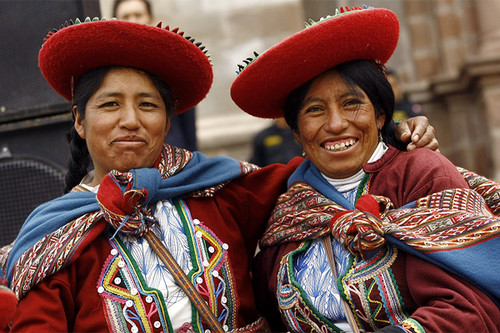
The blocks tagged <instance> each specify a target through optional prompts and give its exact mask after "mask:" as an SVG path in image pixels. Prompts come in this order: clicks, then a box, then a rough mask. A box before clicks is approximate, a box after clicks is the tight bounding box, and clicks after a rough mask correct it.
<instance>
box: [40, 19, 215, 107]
mask: <svg viewBox="0 0 500 333" xmlns="http://www.w3.org/2000/svg"><path fill="white" fill-rule="evenodd" d="M38 59H39V67H40V70H41V72H42V74H43V76H44V77H45V79H46V80H47V82H48V83H49V84H50V86H52V88H54V90H55V91H56V92H57V93H59V94H60V95H61V96H63V97H64V98H66V99H67V100H69V101H71V100H72V91H71V90H72V81H73V80H74V82H78V79H79V78H80V77H81V76H82V75H83V74H85V73H86V72H88V71H90V70H92V69H96V68H99V67H107V66H128V67H135V68H138V69H142V70H145V71H147V72H149V73H152V74H154V75H156V76H158V77H160V78H162V79H163V80H164V81H165V82H166V84H167V85H168V86H169V87H170V89H171V90H172V93H173V96H174V98H175V99H176V113H181V112H183V111H185V110H187V109H189V108H191V107H193V106H195V105H196V104H198V103H199V102H200V101H201V100H202V99H203V98H204V97H205V96H206V94H207V93H208V91H209V90H210V86H211V85H212V80H213V72H212V66H211V64H210V60H209V59H208V58H207V56H206V55H205V54H204V53H203V51H202V50H200V48H199V47H198V46H196V45H195V44H193V42H191V41H189V40H187V39H186V38H185V37H183V36H182V35H181V34H179V33H176V32H172V31H170V30H168V29H164V28H159V27H154V26H148V25H143V24H138V23H132V22H125V21H118V20H108V21H93V22H85V23H80V24H75V25H71V26H68V27H65V28H63V29H61V30H59V31H57V32H56V33H55V34H53V35H51V36H50V37H49V38H48V39H47V40H46V41H45V43H44V44H43V45H42V48H41V50H40V53H39V58H38Z"/></svg>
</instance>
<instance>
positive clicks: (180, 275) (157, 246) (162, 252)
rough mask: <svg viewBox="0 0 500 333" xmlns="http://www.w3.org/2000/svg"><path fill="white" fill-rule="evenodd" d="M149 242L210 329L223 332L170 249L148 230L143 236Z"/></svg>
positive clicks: (218, 332) (217, 332)
mask: <svg viewBox="0 0 500 333" xmlns="http://www.w3.org/2000/svg"><path fill="white" fill-rule="evenodd" d="M143 237H144V238H146V240H147V241H148V243H149V246H150V247H151V248H152V249H153V251H155V253H156V254H157V255H158V257H159V258H160V259H161V260H162V261H163V263H164V264H165V266H166V267H167V269H168V270H169V271H170V273H172V276H173V277H174V279H175V282H177V284H178V285H179V286H180V287H181V288H182V290H183V291H184V292H185V293H186V295H187V296H188V297H189V299H190V300H191V302H193V304H194V306H195V307H196V309H197V310H198V312H199V313H200V315H201V317H202V318H203V320H204V321H205V322H206V323H207V325H208V326H210V330H211V331H212V332H216V333H225V331H224V329H223V328H222V327H221V325H220V323H219V321H218V320H217V319H216V318H215V316H214V315H213V313H212V312H211V311H210V308H209V307H208V305H207V303H206V302H205V300H204V299H203V298H202V297H201V295H200V294H199V293H198V291H197V290H196V288H195V287H194V286H193V284H192V283H191V281H189V278H188V277H187V276H186V274H185V273H184V271H183V270H182V268H181V267H180V266H179V264H178V263H177V261H175V259H174V257H173V256H172V254H170V251H168V249H167V248H166V247H165V245H163V243H162V242H161V240H160V239H159V238H158V237H157V236H156V235H155V234H154V233H153V232H152V231H151V230H149V231H148V232H147V233H146V234H144V236H143Z"/></svg>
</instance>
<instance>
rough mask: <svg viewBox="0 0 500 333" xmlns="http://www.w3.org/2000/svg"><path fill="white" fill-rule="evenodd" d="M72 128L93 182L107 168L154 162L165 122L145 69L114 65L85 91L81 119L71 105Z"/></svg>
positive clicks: (124, 168) (161, 103)
mask: <svg viewBox="0 0 500 333" xmlns="http://www.w3.org/2000/svg"><path fill="white" fill-rule="evenodd" d="M73 114H74V115H75V129H76V131H77V132H78V134H79V135H80V137H81V138H82V139H84V140H85V141H86V143H87V147H88V150H89V153H90V156H91V158H92V162H93V164H94V168H95V177H94V181H93V182H92V185H97V184H99V183H100V181H101V179H102V177H104V175H106V174H107V173H108V172H109V171H111V170H114V169H115V170H119V171H127V170H130V169H135V168H145V167H153V165H154V162H155V161H156V159H157V158H158V156H159V154H160V152H161V150H162V147H163V140H164V139H165V137H166V135H167V132H168V130H169V127H170V118H167V113H166V107H165V103H164V101H163V99H162V96H161V95H160V93H159V91H158V89H157V88H156V87H155V86H154V84H153V83H152V81H151V79H150V78H149V77H148V75H147V74H146V73H144V72H142V71H140V70H136V69H132V68H115V69H112V70H110V71H109V72H108V73H107V74H106V75H105V77H104V79H103V81H102V83H101V85H100V87H99V89H98V90H97V91H96V92H95V93H94V94H93V95H92V96H91V97H90V99H89V100H88V102H87V106H86V108H85V119H83V118H82V117H81V116H80V115H79V114H78V113H77V112H76V107H74V108H73Z"/></svg>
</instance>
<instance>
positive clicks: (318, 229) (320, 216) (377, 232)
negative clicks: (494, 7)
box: [261, 164, 500, 306]
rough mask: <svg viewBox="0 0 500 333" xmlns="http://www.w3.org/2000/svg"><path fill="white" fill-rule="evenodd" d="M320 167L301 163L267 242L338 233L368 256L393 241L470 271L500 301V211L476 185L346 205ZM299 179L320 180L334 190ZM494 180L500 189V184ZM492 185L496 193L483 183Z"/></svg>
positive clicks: (437, 261) (460, 272)
mask: <svg viewBox="0 0 500 333" xmlns="http://www.w3.org/2000/svg"><path fill="white" fill-rule="evenodd" d="M303 165H304V164H303ZM313 168H314V167H313V166H312V165H306V167H303V168H299V169H297V171H296V173H295V174H294V175H293V178H291V183H290V184H289V190H288V192H287V193H286V194H284V195H282V196H281V197H280V198H279V199H278V204H277V206H276V208H275V210H274V211H273V214H272V216H271V219H270V224H269V226H268V229H267V231H266V232H265V235H264V237H263V239H262V241H261V247H266V246H272V245H276V244H281V243H286V242H291V241H302V240H307V239H313V238H317V237H322V236H325V235H328V234H331V235H333V236H334V237H335V238H336V239H337V240H338V241H339V242H340V243H341V244H342V246H343V247H344V248H346V249H347V250H349V251H350V252H351V253H353V254H354V255H360V256H362V257H364V258H366V257H368V256H370V252H373V251H376V250H377V249H378V248H380V247H381V246H383V245H384V244H386V243H390V244H394V245H396V246H397V247H398V248H400V249H402V250H404V251H406V252H409V253H412V254H414V255H416V256H418V257H420V258H423V259H425V260H428V261H430V262H432V263H434V264H436V265H438V266H440V267H442V268H444V269H446V270H448V271H449V272H452V273H454V274H456V275H458V276H461V277H463V278H465V279H467V280H468V281H470V282H472V283H473V284H475V285H476V286H478V287H479V288H481V289H482V290H483V291H485V292H486V293H487V294H488V295H489V296H490V297H491V298H492V299H493V300H494V301H495V303H496V304H497V306H500V277H499V275H498V272H499V271H500V261H499V260H498V259H497V257H498V253H500V252H499V251H500V237H498V236H499V235H500V218H498V217H497V216H495V215H494V214H493V213H492V212H491V211H490V209H489V208H488V207H487V206H486V204H485V201H484V199H483V197H482V196H481V195H479V194H478V193H477V192H475V191H473V190H468V189H451V190H446V191H442V192H439V193H435V194H432V195H429V196H426V197H423V198H421V199H419V200H417V201H415V202H413V203H411V204H409V205H406V206H405V207H403V208H401V209H394V208H393V205H392V203H391V202H390V200H389V199H387V198H384V197H380V196H372V195H365V196H362V197H361V198H360V199H359V200H358V202H357V204H356V207H352V205H350V206H351V207H346V205H343V204H339V202H336V201H335V200H332V198H335V197H338V195H340V193H338V192H336V190H335V189H334V188H332V187H331V186H330V188H328V184H324V183H321V184H318V183H317V181H318V178H317V177H320V175H319V174H317V172H316V171H315V170H313ZM299 179H308V180H309V181H311V182H313V183H315V182H316V184H315V185H318V187H321V188H323V189H324V190H325V191H327V192H328V191H329V192H328V196H329V197H327V196H325V195H323V194H322V193H320V192H319V191H318V190H317V189H316V188H315V187H316V186H315V187H312V186H311V185H309V184H308V183H306V182H305V181H303V180H302V181H299ZM490 182H491V181H490ZM325 183H326V181H325ZM483 184H484V183H483ZM488 186H489V187H490V190H491V189H493V188H496V189H497V190H498V184H495V183H493V182H491V184H489V185H488ZM487 192H488V193H495V191H485V189H484V188H483V190H482V193H483V194H485V193H487ZM339 201H340V200H339ZM342 202H344V201H342ZM491 202H492V203H493V204H495V202H494V200H492V201H491Z"/></svg>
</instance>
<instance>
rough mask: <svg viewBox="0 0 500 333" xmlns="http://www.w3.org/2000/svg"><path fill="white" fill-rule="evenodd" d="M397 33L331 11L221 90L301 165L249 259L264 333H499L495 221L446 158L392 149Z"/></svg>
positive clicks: (374, 12) (377, 21) (383, 23)
mask: <svg viewBox="0 0 500 333" xmlns="http://www.w3.org/2000/svg"><path fill="white" fill-rule="evenodd" d="M398 35H399V25H398V19H397V17H396V16H395V15H394V13H393V12H391V11H389V10H386V9H375V8H367V7H364V8H360V7H355V8H352V9H349V8H347V9H342V10H341V11H339V12H337V13H336V15H334V16H329V17H327V18H324V19H322V20H320V21H319V22H317V23H312V24H311V25H310V26H308V27H307V28H306V29H304V30H303V31H301V32H299V33H296V34H294V35H292V36H291V37H289V38H287V39H285V40H284V41H282V42H280V43H278V44H277V45H275V46H274V47H272V48H270V49H269V50H267V51H266V52H264V53H263V54H261V55H257V56H256V58H255V59H251V60H249V61H248V65H247V66H246V67H240V69H241V72H240V73H239V76H238V78H237V79H236V80H235V82H234V83H233V86H232V88H231V94H232V98H233V100H234V101H235V102H236V104H237V105H239V106H240V107H241V108H242V109H243V110H244V111H246V112H247V113H249V114H251V115H254V116H258V117H265V118H277V117H282V116H284V117H285V119H286V120H287V123H288V125H289V126H290V127H291V128H292V130H293V133H294V135H295V138H296V139H297V141H298V142H299V143H300V144H301V145H302V146H303V148H304V151H305V153H306V154H307V156H308V158H307V159H306V160H305V161H304V162H303V163H302V164H301V166H300V167H299V168H298V169H297V170H296V171H295V172H294V173H293V175H292V176H291V177H290V179H289V181H288V184H289V188H288V192H287V193H285V194H283V195H282V196H280V198H279V199H278V202H277V205H276V207H275V209H274V211H273V213H272V215H271V218H270V221H269V224H268V228H267V231H266V233H265V234H264V237H263V239H262V241H261V244H260V245H261V246H260V247H261V249H262V250H261V252H260V253H259V254H258V256H257V259H256V262H255V271H254V275H253V276H254V278H255V286H256V287H255V288H256V290H258V292H257V294H256V297H257V301H258V305H259V310H260V311H261V313H262V314H264V315H265V316H266V318H267V319H268V321H269V322H270V324H271V327H272V328H273V329H274V330H275V331H292V332H339V331H346V332H353V331H354V332H359V331H377V332H496V331H499V330H500V310H499V308H498V305H499V304H500V292H498V290H499V289H498V288H499V287H500V280H499V278H498V274H497V272H498V270H499V269H500V265H499V263H498V260H496V259H495V258H494V255H495V253H498V250H500V237H497V236H498V235H499V234H500V232H499V226H500V222H499V221H500V220H499V219H498V218H496V217H495V216H494V215H493V214H492V213H491V212H490V211H489V210H488V209H486V205H485V203H484V201H483V199H482V198H481V197H480V196H479V195H478V194H477V192H475V191H471V190H470V189H468V184H467V183H466V182H465V181H464V178H463V176H462V174H461V173H460V172H459V171H458V170H457V168H456V167H455V166H454V165H453V164H452V163H450V162H449V161H448V160H447V159H446V158H445V157H443V156H442V155H440V154H439V153H436V152H433V151H431V150H428V149H416V150H412V151H399V150H397V149H395V148H394V147H393V145H398V144H397V143H396V141H395V140H394V138H393V136H392V130H391V124H392V120H391V119H392V112H393V108H394V95H393V93H392V89H391V86H390V84H389V82H388V81H387V79H386V77H385V76H384V74H383V64H385V63H386V62H387V60H388V59H389V58H390V56H391V55H392V53H393V51H394V49H395V48H396V45H397V41H398ZM249 91H251V93H249ZM495 186H496V187H495V189H496V191H497V192H496V193H497V194H498V190H499V189H500V187H498V186H497V185H495ZM433 193H437V194H434V195H432V196H431V194H433ZM497 204H498V199H497ZM404 205H407V206H405V209H406V210H393V209H392V208H393V207H397V208H399V207H402V206H404ZM476 205H477V206H476ZM478 207H479V208H478ZM417 208H418V209H417ZM497 212H498V210H497ZM465 221H467V222H465ZM472 221H474V222H472ZM464 258H475V259H472V260H464ZM485 265H488V266H489V265H493V267H491V268H489V267H488V268H485Z"/></svg>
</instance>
